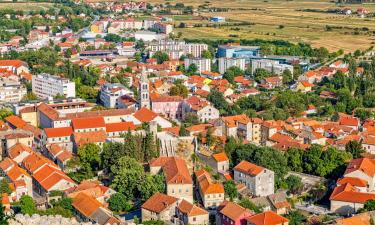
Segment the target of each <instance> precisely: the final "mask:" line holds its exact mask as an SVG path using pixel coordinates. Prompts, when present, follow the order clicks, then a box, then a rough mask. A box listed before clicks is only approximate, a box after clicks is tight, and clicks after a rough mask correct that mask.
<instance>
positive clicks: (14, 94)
mask: <svg viewBox="0 0 375 225" xmlns="http://www.w3.org/2000/svg"><path fill="white" fill-rule="evenodd" d="M26 93H27V90H26V88H25V87H24V86H23V85H22V84H21V83H20V82H19V81H17V80H12V79H7V78H1V79H0V103H1V102H3V103H16V102H19V101H21V100H22V98H23V97H24V96H25V95H26Z"/></svg>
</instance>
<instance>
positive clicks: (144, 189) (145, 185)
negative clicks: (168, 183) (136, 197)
mask: <svg viewBox="0 0 375 225" xmlns="http://www.w3.org/2000/svg"><path fill="white" fill-rule="evenodd" d="M138 190H139V194H140V196H141V198H142V201H146V200H147V199H149V198H150V197H151V196H152V195H154V194H155V193H156V192H161V193H163V192H164V191H165V178H164V175H162V174H157V175H150V174H147V175H146V176H145V178H144V179H143V181H142V182H141V183H139V185H138Z"/></svg>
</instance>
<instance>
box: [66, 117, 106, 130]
mask: <svg viewBox="0 0 375 225" xmlns="http://www.w3.org/2000/svg"><path fill="white" fill-rule="evenodd" d="M72 126H73V128H74V130H76V129H87V128H100V127H105V122H104V119H103V117H92V118H77V119H73V120H72Z"/></svg>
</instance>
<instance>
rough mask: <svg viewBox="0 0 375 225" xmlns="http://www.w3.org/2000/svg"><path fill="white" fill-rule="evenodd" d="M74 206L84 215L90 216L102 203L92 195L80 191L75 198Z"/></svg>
mask: <svg viewBox="0 0 375 225" xmlns="http://www.w3.org/2000/svg"><path fill="white" fill-rule="evenodd" d="M72 206H73V207H74V208H75V209H76V210H78V211H79V212H80V213H81V214H83V215H84V216H86V217H90V216H91V215H92V214H94V212H95V211H96V210H97V209H98V208H100V207H102V204H101V203H100V202H99V201H98V200H96V199H95V198H93V197H92V196H89V195H87V194H85V193H79V194H78V195H77V196H75V197H74V198H73V203H72Z"/></svg>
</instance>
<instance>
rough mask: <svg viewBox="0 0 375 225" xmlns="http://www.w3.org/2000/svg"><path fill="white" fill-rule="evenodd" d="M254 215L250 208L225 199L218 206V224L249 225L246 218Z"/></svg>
mask: <svg viewBox="0 0 375 225" xmlns="http://www.w3.org/2000/svg"><path fill="white" fill-rule="evenodd" d="M252 215H254V213H253V212H252V211H250V210H249V209H245V208H244V207H242V206H240V205H237V204H236V203H234V202H229V201H224V202H223V203H221V205H220V206H219V207H218V208H217V214H216V224H217V225H247V220H246V218H247V217H249V216H252Z"/></svg>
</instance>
